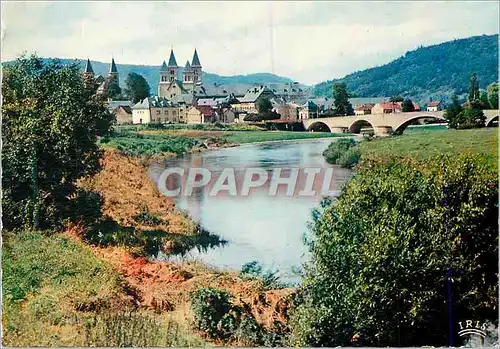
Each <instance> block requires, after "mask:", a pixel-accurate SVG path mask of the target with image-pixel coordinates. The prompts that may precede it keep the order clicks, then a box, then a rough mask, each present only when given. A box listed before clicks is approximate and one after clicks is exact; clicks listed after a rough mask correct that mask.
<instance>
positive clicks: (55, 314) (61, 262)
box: [2, 231, 203, 346]
mask: <svg viewBox="0 0 500 349" xmlns="http://www.w3.org/2000/svg"><path fill="white" fill-rule="evenodd" d="M2 265H3V306H4V308H3V318H2V324H3V328H4V338H3V344H4V345H9V346H118V345H120V344H121V345H126V346H170V345H175V346H186V345H202V344H203V341H202V340H200V339H199V338H196V337H193V336H190V335H188V334H187V333H185V332H183V330H182V329H181V328H180V327H179V325H178V324H177V323H176V322H175V321H173V320H172V319H170V318H169V317H168V316H166V314H163V315H161V314H155V313H153V312H146V311H144V310H141V308H140V301H141V295H140V294H139V292H138V290H137V289H136V288H134V287H132V286H131V285H130V284H129V283H128V282H127V281H126V280H125V279H124V277H123V276H122V275H121V274H120V273H118V272H117V271H116V270H115V269H114V268H113V267H112V265H111V264H109V263H108V262H106V261H104V260H102V259H100V258H98V257H97V256H96V255H95V254H94V253H93V252H92V250H91V249H90V248H89V247H88V246H86V245H85V244H83V243H81V242H78V241H75V240H73V239H71V238H69V237H68V236H65V235H63V234H60V233H55V232H30V231H15V232H11V233H7V234H4V240H3V255H2Z"/></svg>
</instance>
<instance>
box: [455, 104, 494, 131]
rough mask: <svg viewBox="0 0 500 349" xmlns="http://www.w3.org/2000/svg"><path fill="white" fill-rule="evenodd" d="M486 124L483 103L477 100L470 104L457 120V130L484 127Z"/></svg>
mask: <svg viewBox="0 0 500 349" xmlns="http://www.w3.org/2000/svg"><path fill="white" fill-rule="evenodd" d="M485 124H486V116H485V115H484V113H483V109H482V108H481V103H480V102H479V101H477V100H476V101H473V102H470V103H468V104H467V105H466V106H465V108H464V109H463V110H462V112H461V113H460V114H458V116H457V118H456V128H458V129H467V128H477V127H484V126H485ZM450 127H451V126H450Z"/></svg>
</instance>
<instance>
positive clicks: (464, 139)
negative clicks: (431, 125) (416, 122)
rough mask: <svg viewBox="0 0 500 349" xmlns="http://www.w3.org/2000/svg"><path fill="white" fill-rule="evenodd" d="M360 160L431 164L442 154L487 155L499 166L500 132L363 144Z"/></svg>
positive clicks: (445, 132) (430, 133) (432, 134)
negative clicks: (411, 160) (389, 159)
mask: <svg viewBox="0 0 500 349" xmlns="http://www.w3.org/2000/svg"><path fill="white" fill-rule="evenodd" d="M360 148H361V154H362V155H361V158H362V159H369V158H384V157H401V158H414V159H417V160H421V161H426V160H429V159H431V158H433V157H436V156H437V155H440V154H447V155H459V154H463V153H474V154H484V155H485V156H487V157H488V159H489V160H490V161H491V163H492V164H494V166H498V129H497V128H483V129H473V130H449V129H434V130H425V131H424V130H422V131H420V132H414V133H409V134H403V135H401V136H394V137H387V138H378V139H375V140H373V141H367V142H361V143H360Z"/></svg>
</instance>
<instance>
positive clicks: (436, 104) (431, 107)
mask: <svg viewBox="0 0 500 349" xmlns="http://www.w3.org/2000/svg"><path fill="white" fill-rule="evenodd" d="M439 110H441V102H440V101H433V102H430V103H429V104H428V105H427V111H439Z"/></svg>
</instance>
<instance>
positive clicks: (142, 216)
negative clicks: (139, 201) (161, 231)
mask: <svg viewBox="0 0 500 349" xmlns="http://www.w3.org/2000/svg"><path fill="white" fill-rule="evenodd" d="M134 220H135V221H136V222H137V223H142V224H144V225H149V226H155V225H160V224H163V223H164V222H163V219H161V218H160V217H158V216H155V215H153V214H151V213H150V212H149V211H148V210H147V209H142V210H141V212H139V213H138V214H137V215H136V216H135V217H134Z"/></svg>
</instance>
